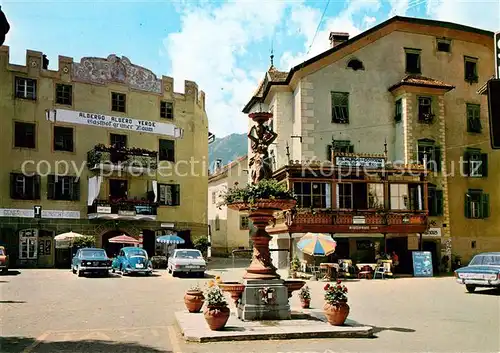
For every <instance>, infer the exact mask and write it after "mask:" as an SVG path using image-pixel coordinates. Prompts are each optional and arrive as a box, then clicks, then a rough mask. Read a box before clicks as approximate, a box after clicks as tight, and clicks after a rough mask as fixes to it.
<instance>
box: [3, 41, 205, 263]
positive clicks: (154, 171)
mask: <svg viewBox="0 0 500 353" xmlns="http://www.w3.org/2000/svg"><path fill="white" fill-rule="evenodd" d="M173 88H174V81H173V78H171V77H166V76H162V77H161V78H158V77H157V76H156V75H155V74H154V73H153V72H151V71H150V70H148V69H146V68H143V67H140V66H137V65H134V64H132V63H131V62H130V60H129V59H127V58H126V57H122V58H119V57H117V56H115V55H110V56H109V57H107V58H95V57H85V58H82V59H81V60H80V61H79V62H77V61H73V59H72V58H69V57H65V56H59V59H58V68H57V70H51V69H48V62H47V61H46V58H45V57H44V56H43V54H42V53H41V52H36V51H31V50H28V51H27V52H26V64H25V65H14V64H11V63H10V62H9V48H8V47H6V46H2V47H0V116H1V117H2V119H1V122H0V127H1V130H2V137H3V138H2V140H1V142H0V158H1V159H2V161H3V163H2V167H1V169H0V185H1V188H0V241H1V243H2V244H3V245H4V244H5V245H6V246H7V248H8V250H9V254H10V256H11V259H12V261H13V263H14V264H15V263H17V264H18V265H26V266H48V267H50V266H54V265H58V264H63V263H66V262H67V260H68V259H67V257H68V254H67V253H64V251H58V250H57V249H56V247H55V243H54V241H53V238H54V236H55V235H57V234H60V233H63V232H66V231H73V232H77V233H81V234H86V235H93V236H95V237H96V245H97V246H102V247H104V248H105V249H107V250H108V252H114V251H116V249H115V248H113V247H112V246H111V245H110V244H108V242H107V239H109V238H110V237H112V236H115V235H119V234H123V233H125V234H127V235H130V236H133V237H136V238H137V239H140V240H142V242H143V247H144V248H145V249H146V250H147V251H148V252H149V253H150V255H154V253H155V246H156V244H155V237H156V236H157V235H159V234H161V233H163V232H164V231H165V230H171V231H175V232H177V233H178V235H180V236H182V237H184V238H185V239H186V244H187V246H189V244H190V242H191V241H192V239H193V238H195V237H198V236H202V235H207V233H208V225H207V213H206V204H207V199H206V189H207V182H208V175H207V173H206V170H207V162H206V160H207V153H208V142H207V138H208V121H207V115H206V113H205V95H204V93H203V91H199V90H198V87H197V84H196V83H195V82H191V81H186V82H185V89H184V90H185V92H184V93H177V92H174V90H173ZM35 206H39V207H35ZM109 255H113V254H112V253H110V254H109Z"/></svg>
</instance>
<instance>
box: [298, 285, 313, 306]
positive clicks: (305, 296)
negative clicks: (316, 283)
mask: <svg viewBox="0 0 500 353" xmlns="http://www.w3.org/2000/svg"><path fill="white" fill-rule="evenodd" d="M299 298H300V305H301V306H302V309H309V305H310V304H311V292H310V290H309V287H308V286H304V287H302V288H301V289H300V292H299Z"/></svg>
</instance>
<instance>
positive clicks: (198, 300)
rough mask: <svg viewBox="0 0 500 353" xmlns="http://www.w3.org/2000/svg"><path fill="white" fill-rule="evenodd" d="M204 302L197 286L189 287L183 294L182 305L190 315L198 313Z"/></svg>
mask: <svg viewBox="0 0 500 353" xmlns="http://www.w3.org/2000/svg"><path fill="white" fill-rule="evenodd" d="M204 302H205V297H204V296H203V292H202V291H201V289H200V287H198V285H196V286H194V287H191V288H190V289H189V290H188V291H187V292H186V294H184V304H185V305H186V309H188V311H189V312H190V313H198V312H200V310H201V308H202V306H203V303H204Z"/></svg>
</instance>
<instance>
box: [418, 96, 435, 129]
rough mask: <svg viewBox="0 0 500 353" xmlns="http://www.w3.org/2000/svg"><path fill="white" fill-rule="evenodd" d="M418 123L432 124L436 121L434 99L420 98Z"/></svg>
mask: <svg viewBox="0 0 500 353" xmlns="http://www.w3.org/2000/svg"><path fill="white" fill-rule="evenodd" d="M418 121H419V122H421V123H427V124H430V123H432V122H433V121H434V114H433V113H432V98H430V97H418Z"/></svg>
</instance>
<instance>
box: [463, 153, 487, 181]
mask: <svg viewBox="0 0 500 353" xmlns="http://www.w3.org/2000/svg"><path fill="white" fill-rule="evenodd" d="M464 175H466V176H470V177H486V176H488V154H487V153H482V152H481V149H479V148H468V149H466V150H465V153H464Z"/></svg>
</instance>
